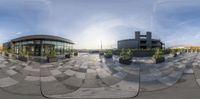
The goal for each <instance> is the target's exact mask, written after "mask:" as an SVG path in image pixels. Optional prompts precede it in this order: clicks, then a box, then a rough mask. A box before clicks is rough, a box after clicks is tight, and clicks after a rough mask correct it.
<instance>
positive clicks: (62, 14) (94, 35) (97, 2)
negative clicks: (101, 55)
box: [0, 0, 200, 49]
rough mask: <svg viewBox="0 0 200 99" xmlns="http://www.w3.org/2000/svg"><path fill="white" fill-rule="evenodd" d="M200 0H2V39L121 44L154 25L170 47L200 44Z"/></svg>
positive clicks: (97, 45)
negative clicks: (31, 37) (40, 38)
mask: <svg viewBox="0 0 200 99" xmlns="http://www.w3.org/2000/svg"><path fill="white" fill-rule="evenodd" d="M199 5H200V1H199V0H0V44H2V43H4V42H7V41H9V40H11V39H13V38H17V37H21V36H26V35H35V34H47V35H56V36H60V37H64V38H67V39H70V40H72V41H74V42H75V45H74V48H78V49H99V48H100V45H101V42H102V45H103V48H116V45H117V41H118V40H122V39H131V38H134V32H135V31H141V32H142V33H145V32H146V31H152V33H153V37H154V38H157V39H161V41H163V42H164V43H165V44H166V47H170V46H177V45H194V46H198V45H199V46H200V40H199V38H200V28H199V27H200V13H199V12H200V6H199Z"/></svg>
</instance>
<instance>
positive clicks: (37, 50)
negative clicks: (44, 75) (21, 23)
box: [34, 45, 41, 56]
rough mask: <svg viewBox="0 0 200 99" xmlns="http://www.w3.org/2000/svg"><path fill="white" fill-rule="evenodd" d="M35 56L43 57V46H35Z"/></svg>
mask: <svg viewBox="0 0 200 99" xmlns="http://www.w3.org/2000/svg"><path fill="white" fill-rule="evenodd" d="M34 55H35V56H41V46H40V45H35V54H34Z"/></svg>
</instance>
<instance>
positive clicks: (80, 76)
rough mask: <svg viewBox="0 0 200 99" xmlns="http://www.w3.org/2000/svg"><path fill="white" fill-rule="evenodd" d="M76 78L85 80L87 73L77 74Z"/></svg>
mask: <svg viewBox="0 0 200 99" xmlns="http://www.w3.org/2000/svg"><path fill="white" fill-rule="evenodd" d="M75 77H77V78H80V79H85V73H81V72H76V73H75Z"/></svg>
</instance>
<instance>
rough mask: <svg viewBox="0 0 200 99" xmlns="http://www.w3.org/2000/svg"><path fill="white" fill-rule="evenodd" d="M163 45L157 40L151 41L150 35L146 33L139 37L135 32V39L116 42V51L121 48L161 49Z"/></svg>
mask: <svg viewBox="0 0 200 99" xmlns="http://www.w3.org/2000/svg"><path fill="white" fill-rule="evenodd" d="M163 45H164V43H162V42H161V41H160V40H158V39H152V33H151V32H146V35H141V34H140V31H136V32H135V39H125V40H120V41H118V42H117V46H118V49H122V48H141V49H152V48H163Z"/></svg>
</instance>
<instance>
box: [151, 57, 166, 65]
mask: <svg viewBox="0 0 200 99" xmlns="http://www.w3.org/2000/svg"><path fill="white" fill-rule="evenodd" d="M153 61H154V62H155V63H156V64H158V63H162V62H164V61H165V58H164V57H160V58H156V59H155V58H153Z"/></svg>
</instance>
